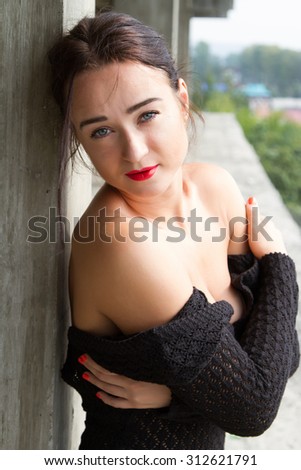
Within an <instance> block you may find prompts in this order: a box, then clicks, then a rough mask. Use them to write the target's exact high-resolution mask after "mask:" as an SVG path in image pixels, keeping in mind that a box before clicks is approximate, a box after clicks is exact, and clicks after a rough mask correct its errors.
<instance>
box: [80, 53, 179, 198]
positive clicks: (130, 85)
mask: <svg viewBox="0 0 301 470" xmlns="http://www.w3.org/2000/svg"><path fill="white" fill-rule="evenodd" d="M185 105H187V106H185ZM187 109H188V95H187V89H186V85H185V82H184V81H183V80H179V90H178V91H177V92H176V91H175V90H173V89H172V88H171V87H170V84H169V81H168V78H167V76H166V75H165V73H164V72H163V71H161V70H159V69H153V68H151V67H147V66H144V65H142V64H137V63H132V62H124V63H114V64H110V65H107V66H105V67H103V68H100V69H98V70H95V71H89V72H84V73H82V74H80V75H78V76H77V77H76V78H75V80H74V88H73V98H72V106H71V121H72V124H73V126H74V129H75V133H76V136H77V138H78V140H79V141H80V143H81V144H82V145H83V147H84V148H85V150H86V152H87V154H88V155H89V157H90V159H91V161H92V163H93V164H94V166H95V168H96V170H97V171H98V173H99V174H100V175H101V176H102V178H103V179H104V180H105V181H106V182H107V183H109V184H110V185H112V186H114V187H115V188H117V189H119V190H120V191H121V192H122V193H123V194H124V195H125V196H126V195H131V196H135V195H136V196H137V197H147V196H155V195H157V194H159V193H163V192H164V191H165V190H167V189H168V187H169V186H170V185H172V183H173V180H174V178H175V175H176V173H177V172H178V171H179V169H180V167H181V165H182V163H183V160H184V158H185V156H186V153H187V148H188V142H187V133H186V124H187V119H188V113H187Z"/></svg>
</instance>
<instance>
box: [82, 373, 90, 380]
mask: <svg viewBox="0 0 301 470" xmlns="http://www.w3.org/2000/svg"><path fill="white" fill-rule="evenodd" d="M82 378H83V379H85V380H89V379H90V376H89V374H88V373H87V372H84V373H83V375H82Z"/></svg>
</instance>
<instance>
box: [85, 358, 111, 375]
mask: <svg viewBox="0 0 301 470" xmlns="http://www.w3.org/2000/svg"><path fill="white" fill-rule="evenodd" d="M78 362H80V363H81V364H82V365H84V366H85V367H86V368H87V369H88V370H89V371H90V372H92V374H95V373H102V374H108V375H115V374H114V372H111V371H109V370H107V369H105V368H104V367H102V366H101V365H100V364H98V363H97V362H95V361H94V360H93V359H92V358H91V357H90V356H89V355H88V354H82V355H81V356H80V357H79V358H78Z"/></svg>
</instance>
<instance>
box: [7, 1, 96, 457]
mask: <svg viewBox="0 0 301 470" xmlns="http://www.w3.org/2000/svg"><path fill="white" fill-rule="evenodd" d="M0 8H1V11H0V17H1V19H2V21H3V24H2V35H3V37H2V38H1V60H0V63H1V68H2V70H1V71H2V72H3V73H2V74H1V95H0V96H1V98H0V100H1V106H2V108H3V110H4V111H3V113H2V112H1V118H0V119H1V124H0V129H1V135H0V142H1V143H0V146H1V154H0V155H1V156H0V158H1V176H0V195H1V200H0V207H1V227H0V231H1V238H0V243H1V247H0V248H1V258H0V259H1V284H0V285H1V287H0V289H1V291H0V292H1V297H0V298H1V316H0V356H1V365H0V396H1V401H0V413H1V416H0V422H1V426H0V449H60V448H61V449H67V448H69V447H70V445H71V444H70V440H71V437H70V428H71V413H72V402H71V391H70V390H69V387H67V386H65V385H64V384H63V383H62V381H61V379H60V368H61V365H62V362H63V360H64V355H65V348H66V329H67V325H68V324H69V321H70V319H69V308H68V302H67V298H66V292H67V290H66V287H67V286H66V254H64V252H63V251H62V250H61V249H60V248H59V246H58V244H57V243H55V237H54V235H55V232H54V231H53V226H54V225H55V222H56V219H55V215H56V214H57V212H56V207H57V186H58V158H57V153H58V152H57V145H58V131H57V127H58V126H57V125H58V112H57V109H56V106H55V104H54V103H53V101H52V98H51V96H50V92H49V79H48V77H49V68H48V63H47V58H46V52H47V50H48V48H49V46H50V45H51V44H52V43H53V40H54V38H55V37H56V36H57V35H60V34H61V33H62V30H63V26H64V25H66V24H68V25H70V24H71V22H74V21H77V20H78V19H79V17H81V16H83V14H86V13H92V14H93V12H94V1H92V0H85V1H83V0H73V1H72V0H68V1H66V0H52V1H51V2H47V1H40V0H19V1H17V0H12V1H9V2H8V1H6V0H1V3H0ZM90 179H91V178H89V177H87V176H85V177H84V178H81V177H80V175H78V178H77V182H76V184H75V183H74V180H73V184H74V186H76V188H77V189H76V191H77V192H78V187H79V186H80V194H81V197H82V198H81V201H80V203H78V204H76V205H73V207H72V208H71V205H70V204H68V205H67V206H68V207H69V214H68V217H69V218H70V217H71V216H72V215H73V214H74V215H77V216H78V215H80V213H81V211H82V210H83V208H84V206H85V205H86V203H88V200H89V197H90V193H91V181H90ZM71 191H72V190H71ZM66 194H67V195H68V194H69V199H72V192H71V193H70V190H68V188H67V191H66ZM50 208H53V209H52V216H50V215H49V214H50V213H51V212H50ZM51 217H52V220H50V219H51ZM29 221H31V222H30V223H31V228H33V225H32V224H33V223H34V222H36V223H37V222H38V223H37V225H39V227H40V230H39V231H38V230H36V231H35V232H34V231H33V230H30V228H29V227H28V224H29ZM37 225H36V227H37ZM50 228H51V230H50ZM50 234H52V240H50ZM28 236H31V240H30V239H28ZM38 242H39V243H38Z"/></svg>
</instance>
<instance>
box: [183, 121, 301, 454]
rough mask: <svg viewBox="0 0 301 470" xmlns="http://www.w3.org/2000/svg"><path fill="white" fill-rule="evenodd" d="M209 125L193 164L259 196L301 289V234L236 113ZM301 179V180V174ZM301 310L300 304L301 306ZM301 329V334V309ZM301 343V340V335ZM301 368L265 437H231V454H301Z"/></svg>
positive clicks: (200, 130)
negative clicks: (211, 168)
mask: <svg viewBox="0 0 301 470" xmlns="http://www.w3.org/2000/svg"><path fill="white" fill-rule="evenodd" d="M204 117H205V124H203V123H201V122H200V121H198V120H197V121H196V122H197V137H196V139H195V141H194V142H193V143H192V144H191V149H190V156H189V160H190V161H208V162H212V163H215V164H217V165H219V166H221V167H223V168H225V169H226V170H228V171H229V172H230V173H231V174H232V176H233V177H234V179H235V180H236V182H237V184H238V186H239V187H240V189H241V191H242V194H243V195H244V197H245V198H246V199H247V198H248V197H249V196H255V197H256V199H257V201H258V203H259V205H260V209H261V212H262V213H263V214H265V215H272V216H273V217H274V221H275V223H276V225H277V226H278V228H279V229H280V230H281V232H282V233H283V236H284V239H285V242H286V246H287V249H288V252H289V254H290V255H291V257H292V258H293V259H294V261H295V263H296V267H297V272H298V281H299V285H301V231H300V227H299V226H298V225H297V224H296V223H295V221H294V220H293V218H292V217H291V215H290V213H289V212H288V210H287V208H286V206H285V205H284V203H283V201H282V199H281V197H280V195H279V193H278V191H277V190H276V189H275V187H274V186H273V185H272V183H271V181H270V180H269V178H268V176H267V174H266V173H265V171H264V169H263V167H262V165H261V163H260V161H259V158H258V156H257V155H256V153H255V151H254V149H253V147H251V145H250V144H249V143H248V142H247V140H246V139H245V137H244V134H243V132H242V129H241V127H240V126H239V124H238V123H237V121H236V119H235V117H234V116H233V115H232V114H224V113H223V114H221V113H209V114H205V116H204ZM300 178H301V175H300ZM299 305H300V307H301V302H299ZM300 307H299V316H298V320H297V327H298V332H299V334H300V333H301V316H300V312H301V308H300ZM300 338H301V335H300ZM300 418H301V368H300V369H299V370H298V371H297V372H296V373H295V375H294V376H293V377H292V378H291V379H290V380H289V382H288V385H287V387H286V391H285V394H284V398H283V401H282V404H281V406H280V410H279V413H278V415H277V417H276V419H275V421H274V423H273V424H272V426H271V427H270V429H268V430H267V431H266V432H265V433H264V434H263V435H262V436H259V437H250V438H240V437H236V436H232V435H228V436H227V440H226V449H229V450H230V449H252V450H256V449H265V450H276V449H279V450H289V449H295V450H300V449H301V433H300Z"/></svg>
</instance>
